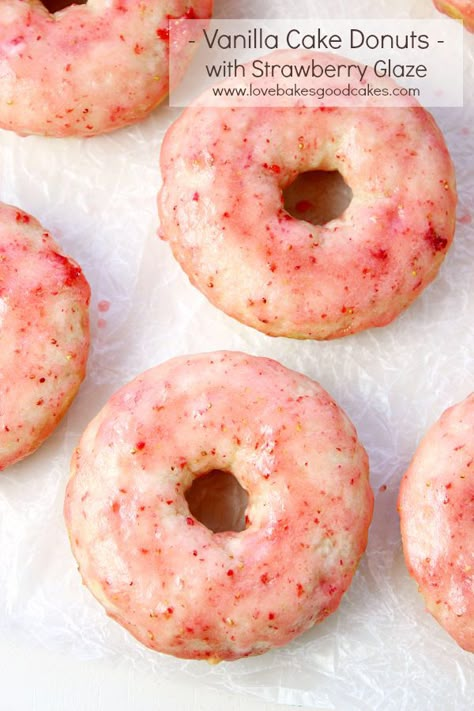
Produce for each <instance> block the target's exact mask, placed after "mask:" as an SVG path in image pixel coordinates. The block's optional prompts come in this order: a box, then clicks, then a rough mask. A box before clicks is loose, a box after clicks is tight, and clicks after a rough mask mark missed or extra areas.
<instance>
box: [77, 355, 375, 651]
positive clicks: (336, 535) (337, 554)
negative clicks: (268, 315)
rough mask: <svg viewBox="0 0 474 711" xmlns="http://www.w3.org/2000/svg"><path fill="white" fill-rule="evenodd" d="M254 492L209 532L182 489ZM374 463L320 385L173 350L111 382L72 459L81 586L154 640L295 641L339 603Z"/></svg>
mask: <svg viewBox="0 0 474 711" xmlns="http://www.w3.org/2000/svg"><path fill="white" fill-rule="evenodd" d="M216 469H217V470H221V471H223V472H232V473H233V474H234V476H235V477H236V478H237V480H238V481H239V482H240V484H241V486H242V487H243V488H244V489H246V490H247V492H248V495H249V503H248V507H247V509H246V528H245V530H243V531H241V532H235V531H227V532H223V533H212V531H211V530H210V529H208V528H206V526H204V525H203V524H201V523H200V522H199V521H198V520H197V519H196V518H195V517H194V516H192V515H191V513H190V509H189V507H188V503H187V500H186V498H185V492H186V491H187V490H188V489H189V487H190V486H191V484H192V482H193V480H195V479H196V478H197V477H200V476H202V475H204V474H206V473H207V472H210V471H213V470H216ZM371 516H372V492H371V489H370V486H369V482H368V461H367V455H366V453H365V451H364V449H363V447H362V446H361V445H360V444H359V442H358V440H357V435H356V432H355V430H354V427H353V426H352V425H351V423H350V422H349V420H348V419H347V417H346V416H345V415H344V414H343V413H342V411H341V410H340V409H339V408H338V406H337V405H336V403H335V402H334V401H333V400H332V399H331V398H330V397H329V395H328V394H327V393H326V392H325V391H324V390H323V389H322V388H321V387H320V386H319V385H318V384H317V383H315V382H313V381H311V380H309V379H308V378H306V377H304V376H303V375H300V374H298V373H295V372H292V371H290V370H287V369H286V368H284V367H283V366H282V365H280V364H279V363H276V362H275V361H272V360H268V359H265V358H255V357H253V356H249V355H245V354H243V353H235V352H218V353H210V354H205V355H193V356H187V357H181V358H175V359H173V360H171V361H168V362H167V363H164V364H163V365H160V366H158V367H157V368H154V369H152V370H149V371H147V372H146V373H144V374H143V375H141V376H139V377H138V378H136V379H135V380H134V381H132V382H131V383H130V384H128V385H126V386H125V387H124V388H122V389H121V390H120V391H119V392H118V393H117V394H116V395H114V396H113V397H112V398H111V399H110V400H109V402H108V403H107V405H106V406H105V407H104V409H103V410H102V412H100V413H99V414H98V415H97V417H96V418H95V419H94V420H93V421H92V422H91V423H90V425H89V426H88V427H87V429H86V431H85V433H84V435H83V437H82V439H81V442H80V444H79V447H78V449H77V450H76V452H75V454H74V457H73V461H72V476H71V479H70V481H69V484H68V487H67V492H66V502H65V518H66V524H67V527H68V530H69V536H70V540H71V545H72V549H73V552H74V555H75V556H76V559H77V561H78V563H79V569H80V572H81V575H82V578H83V581H84V582H85V584H86V585H87V586H88V587H89V589H90V590H91V592H92V593H93V594H94V595H95V597H96V598H97V599H98V600H99V601H100V602H101V603H102V604H103V605H104V607H105V609H106V611H107V613H108V614H109V615H110V616H111V617H113V618H114V619H115V620H117V622H119V623H120V624H121V625H123V626H124V627H125V628H126V629H127V630H128V631H129V632H131V634H132V635H134V636H135V637H136V638H137V639H138V640H139V641H140V642H142V643H143V644H145V645H146V646H147V647H150V648H152V649H154V650H156V651H159V652H164V653H166V654H173V655H175V656H177V657H182V658H186V659H205V660H208V661H210V662H218V661H221V660H235V659H239V658H241V657H246V656H250V655H254V654H262V653H264V652H266V651H267V650H269V649H271V648H273V647H278V646H280V645H283V644H286V643H287V642H289V641H290V640H292V639H293V638H294V637H295V636H296V635H299V634H301V633H302V632H304V631H305V630H307V629H309V628H310V627H311V626H312V625H314V624H315V623H316V622H319V621H321V620H323V619H324V618H325V617H326V616H327V615H329V614H330V613H332V612H334V610H335V609H336V608H337V606H338V605H339V602H340V599H341V596H342V594H343V593H344V592H345V590H346V589H347V588H348V587H349V584H350V582H351V579H352V576H353V574H354V572H355V569H356V567H357V564H358V561H359V559H360V557H361V555H362V553H363V552H364V550H365V547H366V543H367V530H368V526H369V523H370V520H371Z"/></svg>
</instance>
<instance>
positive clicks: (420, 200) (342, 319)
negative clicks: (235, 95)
mask: <svg viewBox="0 0 474 711" xmlns="http://www.w3.org/2000/svg"><path fill="white" fill-rule="evenodd" d="M265 61H266V62H267V63H268V64H269V66H270V67H278V66H281V65H283V64H286V65H291V66H300V65H301V66H303V65H311V62H312V61H316V62H317V64H318V66H319V65H320V66H321V67H322V68H323V69H324V67H327V65H329V64H330V65H334V66H335V67H336V70H337V67H338V66H340V65H343V64H347V62H348V60H345V59H343V58H342V57H337V55H334V54H331V55H326V54H319V53H312V52H300V51H295V52H276V53H273V54H271V55H269V56H268V57H266V58H265ZM367 81H368V82H369V83H370V84H371V85H375V86H376V87H385V86H388V87H389V89H390V87H393V84H391V83H388V82H386V81H385V80H381V79H377V77H375V76H373V75H372V74H370V72H369V77H368V79H367ZM238 82H239V85H242V83H243V82H242V80H240V79H239V80H238ZM279 82H281V84H282V86H285V80H284V79H281V80H280V79H279ZM338 82H339V84H340V85H341V86H343V84H344V83H347V79H344V80H342V79H340V80H338V79H330V80H328V79H325V78H324V77H322V78H321V79H318V80H315V84H316V85H317V86H318V87H321V86H322V87H324V86H325V85H327V86H331V87H333V88H334V86H336V87H337V85H338ZM274 83H275V80H271V79H269V80H263V79H262V80H259V79H254V80H253V88H254V90H255V89H256V88H261V89H262V90H263V89H265V88H268V87H272V86H273V88H274ZM293 83H294V80H287V84H293ZM234 85H235V80H229V81H228V82H227V83H226V86H228V87H231V86H234ZM309 88H311V85H309ZM390 90H391V89H390ZM361 100H362V101H365V102H366V105H365V106H362V107H361V106H356V107H353V106H351V99H348V100H347V102H346V105H343V106H340V107H328V106H317V107H305V106H304V105H302V102H303V99H301V98H299V99H288V100H287V103H288V105H287V106H280V107H266V108H262V107H261V106H247V107H215V106H214V107H213V106H211V105H209V104H211V103H212V101H215V98H214V96H212V97H211V94H210V93H209V92H206V93H205V94H204V95H202V96H201V97H200V98H198V99H197V100H196V101H195V102H194V103H193V104H192V105H191V106H190V107H188V108H187V109H185V111H184V112H183V114H182V115H181V117H180V118H179V119H178V120H177V121H176V122H175V123H174V124H173V125H172V126H171V127H170V128H169V130H168V132H167V134H166V136H165V139H164V142H163V146H162V150H161V170H162V176H163V186H162V189H161V192H160V195H159V199H158V206H159V214H160V220H161V230H160V236H161V237H162V238H163V239H164V240H166V241H167V242H168V243H169V244H170V246H171V249H172V251H173V254H174V256H175V257H176V259H177V260H178V262H179V263H180V264H181V266H182V268H183V269H184V271H185V272H186V273H187V275H188V277H189V279H190V281H191V282H192V283H193V284H194V285H195V286H196V287H197V288H198V289H200V290H201V291H202V293H203V294H205V296H206V297H207V298H208V299H209V300H210V301H211V302H212V303H213V304H214V305H215V306H217V307H218V308H220V309H222V310H223V311H225V312H226V313H227V314H228V315H230V316H233V317H234V318H236V319H238V320H239V321H241V322H242V323H244V324H247V325H249V326H253V327H254V328H256V329H258V330H260V331H263V332H264V333H266V334H268V335H270V336H289V337H292V338H313V339H330V338H337V337H340V336H345V335H348V334H351V333H356V332H357V331H361V330H362V329H366V328H370V327H373V326H384V325H386V324H388V323H390V322H391V321H392V320H393V319H394V318H395V317H396V316H397V315H398V314H399V313H400V312H401V311H402V310H403V309H405V308H406V307H407V306H408V305H409V304H410V303H411V302H412V301H413V300H414V299H415V298H416V297H417V296H418V295H419V294H420V293H421V292H422V291H423V289H424V288H425V287H426V286H427V285H428V284H429V283H430V282H431V281H432V280H433V279H434V277H435V276H436V274H437V272H438V269H439V267H440V265H441V263H442V261H443V259H444V257H445V254H446V252H447V250H448V248H449V246H450V244H451V241H452V238H453V233H454V227H455V205H456V191H455V177H454V169H453V165H452V163H451V160H450V157H449V154H448V151H447V148H446V145H445V142H444V140H443V136H442V135H441V133H440V131H439V129H438V128H437V126H436V124H435V122H434V120H433V118H432V117H431V115H430V114H429V113H428V112H427V111H425V110H424V109H422V108H421V107H420V106H419V105H416V106H414V105H412V104H413V99H411V98H407V99H406V103H405V105H403V106H402V107H399V108H393V107H392V108H389V107H382V108H381V107H380V106H375V105H374V104H373V101H374V100H373V99H371V98H369V97H368V98H366V99H361ZM400 101H402V102H403V101H404V99H400ZM387 156H388V157H387ZM314 170H319V171H339V173H340V174H341V175H342V177H343V178H344V180H345V182H346V183H347V185H348V186H349V187H350V188H351V190H352V193H353V197H352V202H351V203H350V205H349V207H348V208H347V209H346V210H345V211H344V213H343V214H342V215H341V216H340V217H339V218H337V219H334V220H331V221H329V222H327V223H326V224H325V225H314V224H311V223H309V222H307V221H306V220H305V219H304V217H302V218H301V219H296V218H295V217H292V216H291V215H290V214H289V213H288V212H287V211H286V210H285V208H284V198H283V192H284V190H285V189H286V188H287V187H288V186H290V185H291V184H292V183H293V181H294V180H295V179H296V178H297V176H298V175H300V174H304V173H307V172H309V171H314Z"/></svg>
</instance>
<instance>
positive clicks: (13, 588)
mask: <svg viewBox="0 0 474 711" xmlns="http://www.w3.org/2000/svg"><path fill="white" fill-rule="evenodd" d="M328 5H329V4H328V3H327V2H326V1H323V0H320V1H319V0H311V1H310V0H307V1H305V0H300V1H299V2H296V0H295V1H294V2H293V1H291V2H290V0H288V1H287V2H283V1H282V0H272V2H270V1H269V0H251V1H250V0H240V1H238V0H226V1H225V2H224V0H221V1H220V2H219V0H217V2H216V7H217V14H218V15H219V16H220V17H276V16H282V17H285V16H286V17H288V16H293V17H296V16H300V17H308V18H309V17H317V16H318V15H319V16H321V17H328V16H329V15H331V16H333V17H336V16H339V17H344V15H346V16H347V5H348V3H347V2H334V3H332V4H331V6H330V9H328ZM344 8H346V9H344ZM350 14H351V15H352V16H353V17H354V16H360V17H385V18H387V17H391V16H392V17H395V16H396V17H406V16H412V17H423V16H429V17H434V16H436V13H435V11H434V9H433V8H432V6H431V3H430V2H429V0H426V1H425V0H391V1H388V0H379V2H369V1H363V2H359V1H356V2H353V3H351V8H350ZM465 39H466V50H465V80H466V81H465V85H466V105H465V108H464V109H439V110H436V111H435V112H434V113H435V116H436V119H437V120H438V122H439V124H440V126H441V128H442V130H443V132H444V134H445V136H446V140H447V143H448V146H449V148H450V150H451V152H452V155H453V158H454V160H455V163H456V168H457V175H458V183H459V196H460V203H459V209H458V227H457V233H456V239H455V244H454V246H453V248H452V250H451V251H450V253H449V255H448V257H447V259H446V262H445V264H444V266H443V268H442V270H441V273H440V276H439V277H438V279H437V280H436V282H435V283H434V284H433V285H432V286H431V287H430V288H429V289H428V290H427V291H426V292H425V293H424V294H423V296H422V297H421V298H420V299H419V300H418V301H417V302H416V303H415V304H414V305H413V306H412V307H411V308H410V309H409V310H408V311H407V312H406V313H405V314H404V315H403V316H401V317H400V318H399V319H398V320H397V321H396V322H395V323H393V324H392V325H390V326H388V327H386V328H385V329H380V330H376V331H368V332H365V333H362V334H359V335H357V336H353V337H350V338H346V339H343V340H340V341H335V342H331V343H315V342H305V343H302V342H296V341H289V340H286V339H276V340H274V339H270V338H268V337H266V336H264V335H262V334H259V333H256V332H254V331H253V330H251V329H249V328H247V327H245V326H242V325H240V324H237V323H236V322H234V321H233V320H231V319H230V318H228V317H227V316H225V315H224V314H222V313H221V312H219V311H217V310H216V309H215V308H213V307H212V306H211V305H209V304H208V303H207V302H206V300H205V299H204V297H202V296H201V294H199V293H198V292H197V291H196V290H195V289H193V288H192V287H191V286H190V285H189V283H188V281H187V279H186V277H185V276H184V275H183V273H182V272H181V270H180V268H179V267H178V266H177V264H176V263H175V262H174V260H173V258H172V257H171V254H170V252H169V249H168V247H167V245H166V244H164V243H162V242H160V241H159V240H158V239H157V238H156V231H157V228H158V220H157V214H156V208H155V196H156V192H157V190H158V188H159V185H160V175H159V168H158V156H159V149H160V144H161V140H162V137H163V133H164V131H165V130H166V128H167V126H168V125H169V124H170V122H171V121H172V120H173V119H174V118H175V117H176V116H177V115H178V113H179V112H178V111H176V110H171V109H169V108H168V107H167V106H166V105H163V106H162V107H160V108H159V109H158V110H157V111H156V112H155V113H154V114H153V116H151V117H150V118H149V119H148V120H147V121H145V122H142V123H141V124H138V125H136V126H134V127H132V128H131V129H128V130H124V131H120V132H117V133H114V134H110V135H107V136H103V137H98V138H94V139H89V140H75V139H68V140H51V139H43V138H38V137H30V138H23V139H22V138H19V137H17V136H14V135H13V134H11V133H5V132H3V133H1V134H0V156H1V161H0V179H1V180H0V185H1V199H2V200H3V201H5V202H9V203H12V204H15V205H17V206H19V207H21V208H23V209H25V210H27V211H29V212H31V213H32V214H34V215H35V216H36V217H38V218H39V219H40V220H41V221H42V223H43V224H44V225H45V226H46V227H48V228H49V229H50V230H51V231H52V233H53V234H54V236H55V237H56V238H57V240H58V241H59V242H60V244H61V246H62V247H63V248H64V250H65V251H66V252H67V253H69V254H71V255H72V256H73V257H75V258H76V259H77V260H78V261H79V262H80V263H81V265H82V266H83V268H84V271H85V273H86V275H87V277H88V279H89V281H90V283H91V286H92V290H93V299H92V305H91V316H92V351H91V357H90V363H89V374H88V378H87V381H86V382H85V383H84V385H83V387H82V388H81V392H80V394H79V396H78V398H77V399H76V401H75V403H74V404H73V406H72V408H71V410H70V413H69V414H68V416H67V417H66V419H65V421H64V422H63V424H62V425H61V427H60V428H59V429H58V430H57V432H56V433H55V434H54V435H53V436H52V437H51V439H50V440H48V442H47V443H46V444H45V445H44V446H43V447H42V448H41V450H40V451H39V452H38V453H37V454H35V455H34V456H32V457H30V458H29V459H27V460H26V461H24V462H22V463H20V464H18V465H16V466H15V467H12V468H11V469H9V470H8V471H6V472H4V473H2V475H1V477H0V556H1V565H0V639H1V641H0V681H1V696H0V710H1V711H10V710H12V709H21V711H27V710H28V711H30V710H31V709H36V708H37V709H41V710H42V711H50V710H53V709H56V708H57V709H66V708H67V709H68V710H71V709H72V710H73V711H74V710H75V709H80V710H81V711H82V709H87V708H88V707H90V708H94V709H99V710H102V709H110V708H112V704H113V707H114V708H116V709H119V710H121V709H128V708H131V707H132V704H133V708H137V707H138V708H141V709H162V708H163V709H164V708H166V709H168V708H173V707H176V708H177V709H179V708H183V709H185V708H186V709H190V711H197V709H200V708H207V709H211V710H212V709H222V708H223V707H225V708H230V709H232V711H234V710H235V709H240V708H244V707H245V708H246V709H249V710H250V711H251V710H252V709H253V708H260V709H264V708H266V707H265V705H264V703H263V701H272V702H279V703H295V704H300V705H304V706H305V707H307V708H318V709H326V708H327V709H337V711H346V710H347V711H353V710H356V711H359V709H360V710H361V711H365V710H367V711H376V710H378V709H380V710H382V709H383V711H399V709H407V710H408V709H409V710H410V711H411V709H415V708H416V709H417V711H438V710H439V711H445V709H446V708H449V709H450V710H451V709H452V710H454V711H464V710H466V711H467V709H470V708H471V706H472V703H471V700H472V689H473V686H474V661H473V659H472V655H468V654H466V653H464V652H462V651H461V650H460V649H458V648H457V647H456V645H455V644H454V643H453V642H452V641H451V640H450V639H449V638H448V637H447V635H446V634H445V633H444V632H443V630H442V629H441V628H440V627H439V626H438V625H437V624H436V623H435V622H434V620H432V619H431V617H430V616H429V615H427V614H426V613H425V612H424V610H423V603H422V601H421V598H420V597H419V595H418V594H417V591H416V585H415V584H414V583H413V582H412V581H411V580H410V579H409V577H408V574H407V572H406V569H405V567H404V563H403V557H402V553H401V548H400V536H399V527H398V516H397V513H396V497H397V492H398V485H399V481H400V477H401V476H402V474H403V472H404V470H405V468H406V466H407V464H408V462H409V460H410V458H411V456H412V454H413V452H414V449H415V447H416V445H417V442H418V441H419V439H420V437H421V435H422V434H423V432H424V431H425V430H426V428H427V426H428V425H429V423H431V422H432V421H434V420H435V419H436V418H437V417H438V416H439V414H440V413H441V412H442V410H444V409H445V408H446V407H447V406H448V405H449V404H451V403H453V402H455V401H457V400H460V399H462V398H463V397H465V396H466V395H467V394H468V393H469V392H470V391H471V390H472V389H473V382H474V378H473V364H472V354H473V352H474V323H473V318H472V314H473V313H474V292H473V289H472V286H473V268H472V264H473V259H474V230H473V223H472V221H471V222H470V220H472V216H471V214H472V213H473V212H474V208H473V199H472V197H473V195H474V170H473V167H472V165H473V160H472V157H473V155H474V133H473V129H472V126H473V125H474V97H473V95H472V87H473V86H474V78H473V66H474V62H473V48H474V43H473V39H474V38H473V37H472V36H468V35H467V34H466V33H465ZM387 150H388V151H389V150H390V147H389V146H388V147H387ZM383 159H384V157H383V156H381V160H383ZM101 300H107V301H108V302H110V310H109V311H108V312H107V313H99V311H98V303H99V302H100V301H101ZM99 319H102V321H101V322H100V323H99ZM221 348H233V349H240V350H244V351H248V352H250V353H255V354H259V355H266V356H271V357H274V358H276V359H278V360H280V361H281V362H283V363H284V364H285V365H287V366H289V367H292V368H294V369H297V370H299V371H301V372H304V373H306V374H307V375H309V376H310V377H313V378H314V379H316V380H319V381H320V382H321V384H322V385H323V386H324V387H325V388H326V389H327V390H328V391H329V392H330V393H331V394H332V395H333V396H334V397H335V398H336V400H338V402H339V403H340V404H341V405H342V406H343V407H344V409H345V410H346V411H347V413H348V414H349V416H350V417H351V419H352V420H353V421H354V423H355V424H356V426H357V429H358V431H359V435H360V437H361V439H362V441H363V443H364V444H365V446H366V448H367V450H368V452H369V456H370V461H371V480H372V485H373V487H374V491H375V492H376V508H375V515H374V522H373V524H372V527H371V531H370V539H369V546H368V551H367V555H366V556H365V558H364V560H363V562H362V564H361V566H360V570H359V571H358V573H357V575H356V576H355V579H354V583H353V585H352V587H351V589H350V590H349V592H348V593H347V595H346V596H345V598H344V600H343V602H342V604H341V607H340V609H339V610H338V612H337V613H335V614H334V615H332V616H331V617H330V618H329V619H328V620H326V621H325V622H324V623H322V624H321V625H319V626H318V627H317V628H315V629H314V630H312V631H310V632H309V633H307V634H306V635H303V637H301V638H300V639H298V640H296V641H295V642H293V643H292V644H290V645H288V646H287V647H286V648H284V649H282V650H277V651H275V652H272V653H269V654H267V655H264V656H263V657H259V658H254V659H250V660H243V661H241V662H236V663H233V664H221V665H219V666H218V667H217V668H211V667H208V666H207V665H205V664H202V663H197V662H191V663H187V662H182V661H179V660H174V659H170V658H167V657H163V656H161V655H158V654H152V653H151V652H148V651H146V650H144V649H143V648H142V647H140V645H138V644H137V643H136V642H135V641H134V640H133V639H131V638H130V637H129V636H128V635H127V634H126V633H125V632H124V631H123V630H122V629H121V628H119V627H118V626H117V625H116V624H114V623H113V622H111V621H109V620H108V619H107V618H106V617H105V615H104V613H103V611H102V609H101V607H100V606H99V605H98V604H97V603H96V602H95V600H94V599H93V598H92V596H91V595H90V594H89V593H88V591H87V590H85V589H84V588H83V587H82V586H81V585H80V580H79V576H78V574H77V571H76V568H75V563H74V560H73V558H72V556H71V553H70V551H69V546H68V542H67V537H66V533H65V530H64V524H63V520H62V503H63V497H64V487H65V483H66V480H67V476H68V462H69V459H70V455H71V452H72V449H73V448H74V446H75V444H76V442H77V440H78V437H79V436H80V434H81V432H82V431H83V429H84V427H85V426H86V425H87V423H88V421H89V420H90V419H91V417H92V416H93V415H94V414H95V413H96V412H97V411H98V409H99V408H100V407H101V406H102V404H103V403H104V402H105V401H106V399H107V398H108V397H109V395H110V394H112V392H113V391H114V390H115V389H117V387H119V386H120V385H122V384H123V383H125V382H127V381H128V380H130V379H131V378H132V377H133V376H134V375H135V374H137V373H139V372H141V371H142V370H144V369H145V368H147V367H151V366H153V365H155V364H157V363H159V362H162V361H164V360H166V359H167V358H169V357H171V356H174V355H179V354H184V353H189V352H199V351H209V350H215V349H221ZM380 487H386V489H385V488H382V489H381V488H380ZM469 691H471V694H469ZM231 692H232V693H236V694H249V695H250V696H249V699H250V700H249V701H248V702H246V701H245V702H244V701H240V700H239V699H238V697H232V696H230V693H231ZM255 697H259V698H260V699H261V701H252V698H253V699H254V698H255ZM180 704H181V706H180ZM88 705H89V706H88Z"/></svg>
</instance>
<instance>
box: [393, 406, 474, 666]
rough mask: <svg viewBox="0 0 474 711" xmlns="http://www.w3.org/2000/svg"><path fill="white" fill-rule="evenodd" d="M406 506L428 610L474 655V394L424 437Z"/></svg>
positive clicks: (405, 536) (403, 494)
mask: <svg viewBox="0 0 474 711" xmlns="http://www.w3.org/2000/svg"><path fill="white" fill-rule="evenodd" d="M398 507H399V513H400V523H401V531H402V542H403V552H404V554H405V560H406V564H407V567H408V570H409V572H410V574H411V575H412V576H413V577H414V578H415V580H416V582H417V583H418V586H419V590H420V592H421V594H422V595H423V597H424V599H425V603H426V607H427V609H428V611H429V612H431V614H432V615H433V617H434V618H435V619H436V620H437V621H438V622H439V623H440V625H442V626H443V627H444V628H445V629H446V631H447V632H448V633H449V634H450V635H451V637H453V638H454V639H455V640H456V642H457V643H458V644H459V645H460V646H461V647H463V649H465V650H467V651H468V652H474V393H473V394H472V395H470V396H469V397H468V398H467V399H466V400H464V401H463V402H461V403H459V404H457V405H455V406H454V407H451V408H449V409H448V410H446V412H444V413H443V415H442V416H441V418H440V419H439V420H438V422H436V424H435V425H433V427H432V428H431V429H430V430H429V432H428V434H427V435H426V436H425V437H424V439H423V440H422V442H421V444H420V446H419V447H418V449H417V451H416V453H415V456H414V458H413V461H412V462H411V464H410V467H409V469H408V471H407V472H406V474H405V476H404V477H403V480H402V484H401V487H400V496H399V500H398Z"/></svg>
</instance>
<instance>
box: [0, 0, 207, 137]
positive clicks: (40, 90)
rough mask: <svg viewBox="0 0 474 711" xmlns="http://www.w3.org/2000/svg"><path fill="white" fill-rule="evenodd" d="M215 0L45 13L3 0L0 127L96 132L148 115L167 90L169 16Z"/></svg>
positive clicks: (199, 12) (138, 0)
mask: <svg viewBox="0 0 474 711" xmlns="http://www.w3.org/2000/svg"><path fill="white" fill-rule="evenodd" d="M211 12H212V0H89V1H88V3H87V4H86V5H71V6H70V7H67V8H65V9H64V10H61V11H60V12H57V13H55V14H50V13H49V12H48V10H47V9H46V8H45V7H44V5H43V4H42V3H41V2H39V0H2V2H0V127H1V128H6V129H11V130H13V131H16V132H17V133H20V134H31V133H33V134H35V133H36V134H41V135H46V136H93V135H96V134H98V133H103V132H105V131H113V130H114V129H117V128H120V127H122V126H127V125H129V124H131V123H133V122H135V121H138V120H140V119H142V118H143V117H145V116H146V115H147V114H148V113H149V112H150V111H151V110H152V109H153V108H154V107H155V106H156V105H157V104H158V103H159V102H160V101H161V100H162V99H163V98H164V97H165V96H166V94H167V93H168V84H169V77H168V50H169V37H168V18H181V17H183V18H207V17H209V16H210V14H211Z"/></svg>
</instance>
